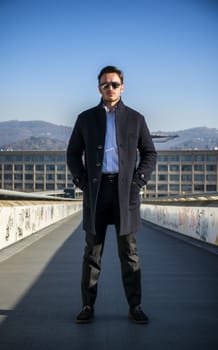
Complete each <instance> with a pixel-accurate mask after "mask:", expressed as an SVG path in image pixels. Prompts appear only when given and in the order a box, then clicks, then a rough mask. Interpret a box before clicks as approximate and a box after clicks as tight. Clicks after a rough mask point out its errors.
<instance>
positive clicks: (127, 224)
mask: <svg viewBox="0 0 218 350" xmlns="http://www.w3.org/2000/svg"><path fill="white" fill-rule="evenodd" d="M115 125H116V137H117V147H118V154H119V176H118V193H119V202H120V234H121V235H123V234H129V233H132V232H136V231H137V230H138V228H139V225H140V198H139V191H140V188H141V187H142V186H143V185H145V184H146V183H147V181H148V180H149V178H150V176H151V173H152V171H153V169H154V167H155V163H156V151H155V148H154V144H153V141H152V138H151V135H150V132H149V130H148V127H147V125H146V122H145V119H144V117H143V116H142V115H141V114H139V113H138V112H137V111H135V110H133V109H131V108H129V107H127V106H125V105H124V104H123V102H122V101H121V100H120V102H119V103H118V104H117V106H116V110H115ZM105 133H106V111H105V108H104V107H103V104H102V102H101V103H100V104H99V105H98V106H96V107H94V108H91V109H89V110H87V111H85V112H83V113H81V114H80V115H79V116H78V118H77V121H76V123H75V126H74V129H73V132H72V135H71V138H70V140H69V144H68V148H67V164H68V167H69V169H70V171H71V173H72V176H73V182H74V183H75V185H76V186H78V187H79V188H80V189H82V190H83V228H84V230H85V231H88V232H90V233H93V234H95V211H96V203H97V198H98V193H99V187H100V182H101V176H102V163H103V156H104V144H105Z"/></svg>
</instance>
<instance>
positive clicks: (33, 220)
mask: <svg viewBox="0 0 218 350" xmlns="http://www.w3.org/2000/svg"><path fill="white" fill-rule="evenodd" d="M3 192H4V193H3ZM0 198H1V200H0V250H1V249H3V248H6V247H8V246H9V245H11V244H14V243H16V242H18V241H20V240H21V239H24V238H26V237H28V236H30V235H32V234H34V233H35V232H37V231H39V230H41V229H43V228H45V227H47V226H49V225H51V224H53V223H55V222H57V221H60V220H62V219H64V218H66V217H67V216H69V215H73V214H74V213H76V212H78V211H80V210H81V209H82V202H81V201H78V200H72V199H68V198H59V197H53V196H47V195H42V194H28V193H22V192H14V191H5V190H4V191H3V190H0Z"/></svg>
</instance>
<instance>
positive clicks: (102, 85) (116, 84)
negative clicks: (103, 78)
mask: <svg viewBox="0 0 218 350" xmlns="http://www.w3.org/2000/svg"><path fill="white" fill-rule="evenodd" d="M120 85H121V84H120V83H118V82H116V81H113V82H112V83H102V84H100V86H101V87H102V88H103V89H108V88H109V86H112V88H113V89H117V88H118V87H119V86H120Z"/></svg>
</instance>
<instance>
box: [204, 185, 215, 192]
mask: <svg viewBox="0 0 218 350" xmlns="http://www.w3.org/2000/svg"><path fill="white" fill-rule="evenodd" d="M206 189H207V191H208V192H210V191H216V190H217V189H216V185H207V186H206Z"/></svg>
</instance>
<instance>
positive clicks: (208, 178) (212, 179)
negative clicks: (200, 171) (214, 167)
mask: <svg viewBox="0 0 218 350" xmlns="http://www.w3.org/2000/svg"><path fill="white" fill-rule="evenodd" d="M206 180H207V181H214V182H215V181H216V175H212V174H209V175H207V176H206Z"/></svg>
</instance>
